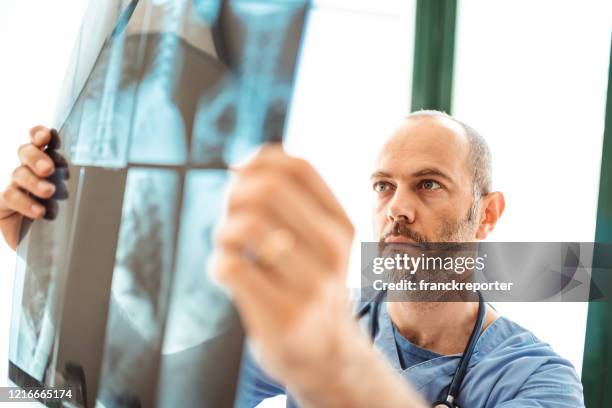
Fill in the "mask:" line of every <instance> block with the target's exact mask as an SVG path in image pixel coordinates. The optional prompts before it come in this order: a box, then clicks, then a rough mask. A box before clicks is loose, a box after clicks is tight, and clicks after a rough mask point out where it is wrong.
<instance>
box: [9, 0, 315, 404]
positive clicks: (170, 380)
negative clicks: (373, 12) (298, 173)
mask: <svg viewBox="0 0 612 408" xmlns="http://www.w3.org/2000/svg"><path fill="white" fill-rule="evenodd" d="M307 9H308V3H307V1H306V0H304V1H300V0H141V1H136V0H133V1H129V0H91V1H90V5H89V8H88V10H87V12H86V14H85V16H84V21H83V24H82V28H81V32H80V35H79V38H78V41H77V45H76V49H75V52H74V54H73V57H72V60H71V63H70V65H69V69H68V72H67V75H66V81H65V83H64V89H63V93H62V95H63V96H62V98H61V100H60V104H59V107H58V114H57V118H56V123H55V125H56V128H57V129H58V131H57V132H55V131H54V134H53V141H52V143H51V144H50V145H49V146H48V147H47V148H46V150H45V151H46V153H47V154H48V155H49V156H50V157H52V158H53V160H54V161H55V163H56V167H57V170H56V172H55V173H54V174H53V176H51V177H50V180H51V181H52V182H53V183H54V184H56V186H57V191H56V193H55V195H54V197H52V198H51V199H50V200H46V201H41V202H42V203H43V204H44V205H45V207H46V208H47V213H46V216H45V219H44V220H40V221H36V222H31V221H28V220H26V221H25V222H24V223H23V225H22V239H21V242H20V244H19V247H18V265H17V274H16V283H15V289H14V304H13V314H12V322H11V338H10V351H9V360H10V361H9V379H10V381H11V382H12V383H14V384H16V385H18V386H20V387H41V386H53V387H71V389H73V390H74V391H75V396H74V398H73V400H72V401H71V402H70V403H65V402H64V403H56V402H45V404H47V405H48V406H54V405H55V406H83V407H94V406H96V407H107V408H111V407H150V406H162V407H191V406H193V407H196V406H197V407H201V406H203V407H224V406H233V404H234V400H235V395H236V387H237V382H238V381H237V380H238V376H239V371H240V361H241V352H242V347H243V331H242V328H241V325H240V321H239V318H238V316H237V314H236V312H235V310H234V308H233V307H232V305H231V302H230V300H229V299H228V297H226V295H225V293H224V292H223V290H222V289H221V288H220V287H218V286H217V285H216V284H215V283H214V282H213V280H212V279H211V278H210V276H209V275H208V273H207V272H208V271H207V264H208V258H209V256H210V254H211V251H212V245H213V244H212V234H213V229H214V227H215V224H216V222H217V221H218V219H219V217H220V215H221V213H222V212H223V207H224V204H223V197H224V192H225V189H226V186H227V182H228V178H229V175H228V172H227V169H228V166H229V165H230V164H231V163H234V162H235V161H238V160H241V159H243V158H245V157H246V156H247V155H248V154H249V153H250V152H252V151H253V150H254V149H255V148H256V147H257V146H259V145H261V144H262V143H264V142H268V141H281V140H282V138H283V132H284V127H285V118H286V115H287V112H288V107H289V102H290V100H291V94H292V89H293V82H294V72H295V68H296V65H297V60H298V51H299V49H300V43H301V38H302V31H303V25H304V19H305V15H306V13H307Z"/></svg>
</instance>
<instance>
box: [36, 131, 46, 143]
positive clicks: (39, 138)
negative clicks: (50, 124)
mask: <svg viewBox="0 0 612 408" xmlns="http://www.w3.org/2000/svg"><path fill="white" fill-rule="evenodd" d="M34 140H36V143H42V142H44V140H45V132H43V131H42V130H39V131H38V132H36V134H35V135H34Z"/></svg>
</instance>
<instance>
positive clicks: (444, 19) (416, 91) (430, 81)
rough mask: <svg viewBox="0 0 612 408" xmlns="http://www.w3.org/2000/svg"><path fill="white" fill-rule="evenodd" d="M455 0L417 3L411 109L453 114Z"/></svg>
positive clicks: (420, 1) (418, 0)
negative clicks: (433, 110) (435, 110)
mask: <svg viewBox="0 0 612 408" xmlns="http://www.w3.org/2000/svg"><path fill="white" fill-rule="evenodd" d="M456 15H457V1H456V0H417V9H416V31H415V37H414V68H413V76H412V110H418V109H437V110H442V111H445V112H447V113H450V112H451V95H452V85H453V62H454V54H455V20H456Z"/></svg>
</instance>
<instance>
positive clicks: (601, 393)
mask: <svg viewBox="0 0 612 408" xmlns="http://www.w3.org/2000/svg"><path fill="white" fill-rule="evenodd" d="M611 48H612V46H611ZM608 69H609V71H608V95H607V101H606V125H605V131H604V142H603V149H602V160H601V176H600V181H599V201H598V204H597V227H596V230H595V241H596V242H607V243H612V49H611V51H610V66H609V68H608ZM593 256H594V258H596V257H597V256H598V254H597V253H594V254H593ZM610 282H611V280H610V277H609V276H603V277H601V278H599V279H598V285H599V286H600V287H601V286H602V284H604V285H605V284H608V285H609V284H610ZM609 288H610V286H608V288H607V290H609ZM611 328H612V307H611V305H610V304H609V303H604V302H591V303H590V304H589V315H588V318H587V329H586V339H585V345H584V361H583V364H582V383H583V385H584V397H585V402H586V406H587V407H588V408H591V407H593V408H600V407H602V408H603V407H612V330H611Z"/></svg>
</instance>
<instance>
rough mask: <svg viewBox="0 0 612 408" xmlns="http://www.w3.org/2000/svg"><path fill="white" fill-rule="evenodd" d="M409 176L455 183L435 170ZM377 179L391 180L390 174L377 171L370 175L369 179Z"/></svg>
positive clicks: (425, 170) (441, 172)
mask: <svg viewBox="0 0 612 408" xmlns="http://www.w3.org/2000/svg"><path fill="white" fill-rule="evenodd" d="M411 176H412V177H423V176H437V177H440V178H443V179H445V180H446V181H448V182H450V183H453V184H454V183H455V181H454V180H453V179H452V178H451V177H450V176H448V175H447V174H446V173H444V172H443V171H441V170H438V169H436V168H425V169H422V170H419V171H417V172H415V173H412V174H411ZM379 177H380V178H393V176H392V175H391V174H389V173H386V172H384V171H380V170H378V171H375V172H374V173H372V175H371V176H370V179H373V178H379Z"/></svg>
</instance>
